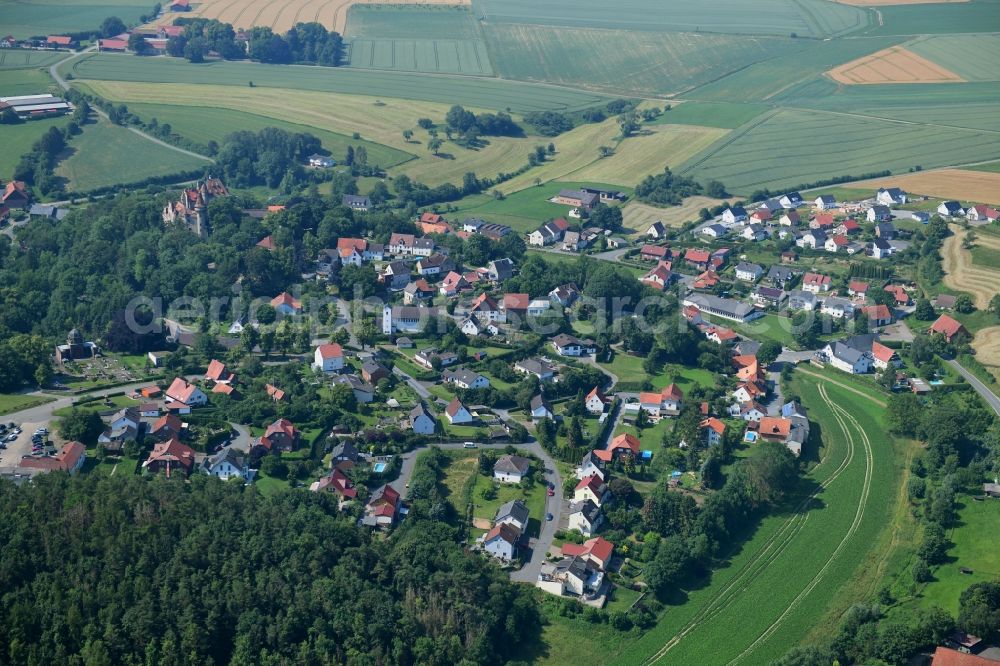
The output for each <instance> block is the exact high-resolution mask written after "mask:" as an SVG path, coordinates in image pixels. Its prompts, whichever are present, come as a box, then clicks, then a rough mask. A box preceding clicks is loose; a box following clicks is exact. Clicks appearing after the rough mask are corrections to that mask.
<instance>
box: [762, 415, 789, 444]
mask: <svg viewBox="0 0 1000 666" xmlns="http://www.w3.org/2000/svg"><path fill="white" fill-rule="evenodd" d="M791 431H792V422H791V421H790V420H788V419H783V418H778V417H775V416H765V417H764V418H762V419H761V420H760V424H759V425H758V426H757V432H759V433H760V434H761V436H762V437H780V438H782V439H785V438H786V437H788V435H789V433H790V432H791Z"/></svg>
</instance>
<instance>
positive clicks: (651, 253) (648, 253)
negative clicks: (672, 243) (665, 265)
mask: <svg viewBox="0 0 1000 666" xmlns="http://www.w3.org/2000/svg"><path fill="white" fill-rule="evenodd" d="M639 258H640V259H642V260H643V261H660V260H663V259H669V258H670V248H669V247H663V246H661V245H643V246H642V249H640V250H639Z"/></svg>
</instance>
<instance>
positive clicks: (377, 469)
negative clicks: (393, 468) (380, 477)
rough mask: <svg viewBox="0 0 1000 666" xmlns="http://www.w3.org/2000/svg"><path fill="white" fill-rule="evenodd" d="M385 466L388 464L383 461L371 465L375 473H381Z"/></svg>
mask: <svg viewBox="0 0 1000 666" xmlns="http://www.w3.org/2000/svg"><path fill="white" fill-rule="evenodd" d="M386 467H388V465H386V464H385V463H384V462H377V463H375V466H374V467H372V471H373V472H375V473H376V474H381V473H382V472H384V471H385V468H386Z"/></svg>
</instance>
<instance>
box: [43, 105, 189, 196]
mask: <svg viewBox="0 0 1000 666" xmlns="http://www.w3.org/2000/svg"><path fill="white" fill-rule="evenodd" d="M69 146H70V154H69V156H68V157H66V158H65V159H63V160H62V161H61V162H60V163H59V165H58V166H57V167H56V175H57V176H60V177H62V178H65V179H66V180H67V190H68V191H70V192H86V191H89V190H94V189H97V188H101V187H107V186H109V185H116V184H119V183H120V184H123V185H127V184H128V183H134V182H138V181H140V180H144V179H146V178H150V177H152V176H167V175H170V174H174V173H179V172H182V171H189V170H191V169H198V168H201V167H204V166H206V165H207V164H208V162H206V161H205V160H200V159H196V158H194V157H190V156H188V155H184V154H182V153H179V152H177V151H175V150H171V149H170V148H165V147H163V146H160V145H157V144H154V143H152V142H151V141H148V140H147V139H144V138H142V137H140V136H139V135H137V134H135V133H134V132H131V131H129V130H127V129H125V128H124V127H119V126H118V125H112V124H111V123H110V122H108V121H106V120H103V119H102V120H99V121H96V122H91V123H89V124H87V125H85V126H84V128H83V132H82V133H81V134H80V135H79V136H76V137H74V138H73V139H72V140H71V141H70V144H69Z"/></svg>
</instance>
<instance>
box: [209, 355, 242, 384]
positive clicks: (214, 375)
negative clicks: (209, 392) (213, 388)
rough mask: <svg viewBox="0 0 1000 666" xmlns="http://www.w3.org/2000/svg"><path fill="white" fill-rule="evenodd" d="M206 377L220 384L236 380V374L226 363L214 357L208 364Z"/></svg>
mask: <svg viewBox="0 0 1000 666" xmlns="http://www.w3.org/2000/svg"><path fill="white" fill-rule="evenodd" d="M205 379H206V380H207V381H212V382H217V383H220V384H230V383H232V382H234V381H236V375H235V374H233V373H232V372H231V371H230V370H229V368H227V367H226V364H225V363H223V362H222V361H219V360H217V359H214V358H213V359H212V360H211V361H210V362H209V364H208V370H207V371H206V372H205Z"/></svg>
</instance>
